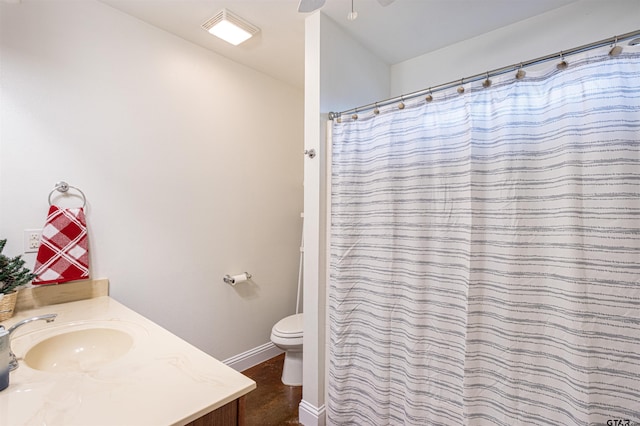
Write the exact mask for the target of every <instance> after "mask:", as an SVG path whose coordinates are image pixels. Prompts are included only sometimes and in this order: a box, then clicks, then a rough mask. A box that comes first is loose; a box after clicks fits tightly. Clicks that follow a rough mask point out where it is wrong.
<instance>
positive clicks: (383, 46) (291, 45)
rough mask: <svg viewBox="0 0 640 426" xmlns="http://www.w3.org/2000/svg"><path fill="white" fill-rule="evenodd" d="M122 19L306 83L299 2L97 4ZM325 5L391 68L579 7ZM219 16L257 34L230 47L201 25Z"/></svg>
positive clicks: (463, 2) (556, 3)
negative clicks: (228, 15) (228, 14)
mask: <svg viewBox="0 0 640 426" xmlns="http://www.w3.org/2000/svg"><path fill="white" fill-rule="evenodd" d="M100 1H102V2H103V3H105V4H107V5H110V6H112V7H114V8H116V9H119V10H120V11H122V12H124V13H127V14H129V15H132V16H134V17H136V18H138V19H141V20H143V21H145V22H147V23H149V24H151V25H154V26H156V27H159V28H161V29H163V30H166V31H168V32H170V33H173V34H175V35H177V36H179V37H182V38H183V39H185V40H188V41H191V42H193V43H195V44H197V45H199V46H202V47H204V48H205V49H209V50H211V51H214V52H216V53H218V54H220V55H222V56H225V57H227V58H229V59H232V60H234V61H236V62H239V63H241V64H244V65H247V66H249V67H251V68H254V69H257V70H259V71H261V72H264V73H266V74H269V75H271V76H273V77H275V78H277V79H279V80H282V81H285V82H287V83H289V84H292V85H294V86H296V87H300V88H301V87H303V81H304V20H305V18H306V17H307V16H308V14H302V13H298V11H297V9H298V0H100ZM353 1H354V3H353V4H354V9H355V11H357V12H358V18H357V19H356V20H355V21H348V20H347V14H348V13H349V12H350V11H351V1H350V0H327V2H326V4H325V6H324V7H323V8H322V11H323V12H324V13H325V14H326V15H328V16H329V17H331V18H332V19H333V20H334V21H335V22H336V23H338V25H340V26H341V27H342V28H344V30H345V31H347V32H348V33H350V34H351V36H352V37H353V38H355V39H356V40H358V41H359V42H360V43H361V44H363V45H364V46H366V47H367V48H368V49H369V50H370V51H372V52H373V53H375V54H376V55H377V56H378V57H380V58H381V59H382V60H384V61H385V62H387V63H388V64H396V63H398V62H402V61H404V60H407V59H410V58H413V57H416V56H419V55H422V54H424V53H427V52H430V51H433V50H437V49H439V48H441V47H444V46H447V45H449V44H453V43H456V42H459V41H462V40H465V39H469V38H472V37H475V36H478V35H480V34H483V33H485V32H489V31H492V30H495V29H497V28H500V27H503V26H506V25H509V24H512V23H515V22H518V21H521V20H524V19H527V18H530V17H532V16H535V15H539V14H541V13H544V12H547V11H549V10H551V9H555V8H558V7H562V6H564V5H566V4H568V3H572V2H574V1H577V0H396V1H395V2H394V3H392V4H391V5H389V6H387V7H382V6H380V4H378V2H377V1H376V0H353ZM222 8H227V9H229V10H230V11H232V12H234V13H236V14H238V15H240V16H242V17H243V18H244V19H246V20H247V21H249V22H251V23H252V24H254V25H256V26H258V27H260V29H261V31H260V33H259V34H258V36H257V37H254V38H253V39H250V40H249V41H247V42H245V43H243V44H241V45H239V46H232V45H230V44H227V43H226V42H224V41H221V40H218V39H217V38H216V37H213V36H211V35H209V34H208V33H207V32H206V31H205V30H203V29H202V28H201V27H200V25H201V24H202V23H203V22H204V21H206V20H207V19H209V18H210V17H211V16H213V15H214V14H215V13H216V12H218V11H219V10H220V9H222Z"/></svg>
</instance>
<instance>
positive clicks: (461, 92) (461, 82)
mask: <svg viewBox="0 0 640 426" xmlns="http://www.w3.org/2000/svg"><path fill="white" fill-rule="evenodd" d="M458 93H460V94H461V95H462V94H463V93H464V78H461V79H460V86H459V87H458Z"/></svg>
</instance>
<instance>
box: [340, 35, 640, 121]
mask: <svg viewBox="0 0 640 426" xmlns="http://www.w3.org/2000/svg"><path fill="white" fill-rule="evenodd" d="M638 36H640V30H637V31H632V32H630V33H626V34H622V35H618V36H613V37H609V38H606V39H604V40H600V41H596V42H593V43H589V44H585V45H583V46H579V47H574V48H573V49H569V50H563V51H561V52H558V53H553V54H551V55H546V56H541V57H539V58H536V59H531V60H529V61H524V62H520V63H517V64H514V65H508V66H506V67H502V68H497V69H494V70H492V71H487V72H483V73H481V74H476V75H473V76H471V77H465V78H461V79H458V80H453V81H450V82H448V83H444V84H440V85H438V86H433V87H430V88H428V89H422V90H418V91H415V92H411V93H408V94H406V95H400V96H396V97H393V98H389V99H386V100H383V101H379V102H374V103H371V104H368V105H363V106H360V107H357V108H351V109H348V110H345V111H342V112H330V113H329V119H330V120H333V119H334V118H339V117H340V116H341V115H342V114H350V113H358V112H362V111H367V110H370V109H372V108H379V107H383V106H386V105H390V104H392V103H395V102H398V101H400V102H404V101H406V100H409V99H413V98H417V97H418V96H424V95H426V94H432V93H433V92H439V91H442V90H446V89H450V88H452V87H455V86H457V85H460V84H463V83H472V82H474V81H478V80H482V79H489V77H494V76H498V75H502V74H506V73H508V72H512V71H515V70H519V69H520V68H523V67H528V66H531V65H537V64H541V63H544V62H548V61H551V60H553V59H558V58H561V59H563V58H564V57H565V56H570V55H575V54H577V53H582V52H586V51H588V50H592V49H597V48H599V47H603V46H606V45H608V44H612V43H613V44H614V48H615V47H616V46H615V45H617V43H618V42H620V41H625V40H628V39H631V38H634V37H638ZM634 41H636V40H634ZM639 43H640V40H637V42H635V43H633V45H636V44H639ZM621 52H622V48H619V50H618V51H616V52H613V49H612V52H610V54H611V55H612V56H617V55H619V54H620V53H621Z"/></svg>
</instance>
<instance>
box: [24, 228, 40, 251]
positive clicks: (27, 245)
mask: <svg viewBox="0 0 640 426" xmlns="http://www.w3.org/2000/svg"><path fill="white" fill-rule="evenodd" d="M40 235H42V229H25V230H24V252H25V253H36V252H37V251H38V247H40Z"/></svg>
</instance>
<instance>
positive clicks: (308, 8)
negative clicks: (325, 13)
mask: <svg viewBox="0 0 640 426" xmlns="http://www.w3.org/2000/svg"><path fill="white" fill-rule="evenodd" d="M325 1H326V0H300V3H299V4H298V12H300V13H309V12H313V11H314V10H318V9H320V8H321V7H322V6H324V2H325Z"/></svg>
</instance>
